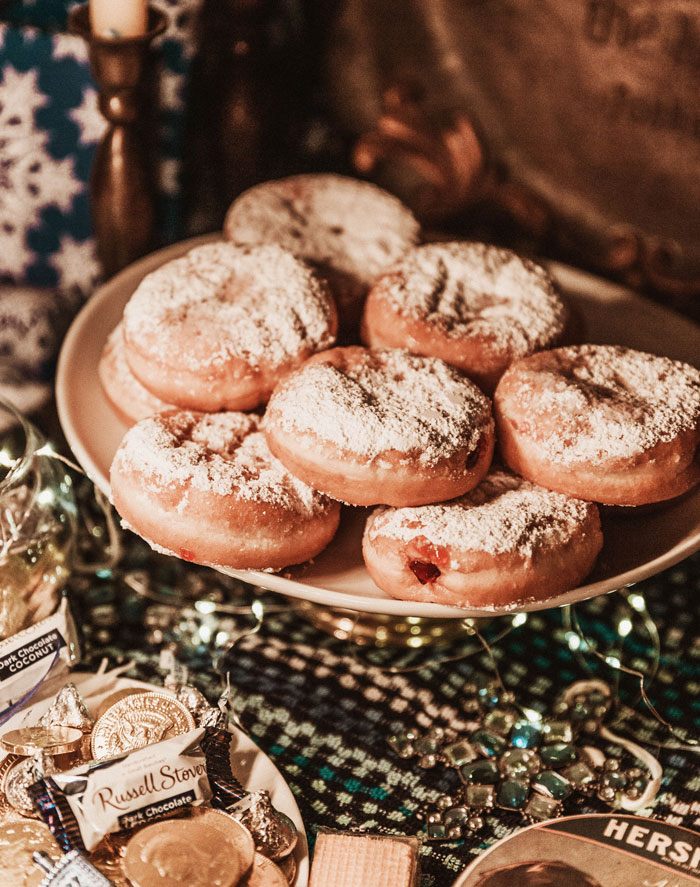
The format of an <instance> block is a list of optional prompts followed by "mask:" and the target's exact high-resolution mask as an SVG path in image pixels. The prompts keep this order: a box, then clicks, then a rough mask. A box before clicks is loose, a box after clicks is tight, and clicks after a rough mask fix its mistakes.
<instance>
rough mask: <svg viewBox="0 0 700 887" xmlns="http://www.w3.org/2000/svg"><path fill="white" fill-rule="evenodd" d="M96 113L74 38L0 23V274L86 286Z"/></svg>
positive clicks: (99, 126)
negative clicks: (90, 187) (90, 177)
mask: <svg viewBox="0 0 700 887" xmlns="http://www.w3.org/2000/svg"><path fill="white" fill-rule="evenodd" d="M103 127H104V121H103V119H102V117H101V115H100V114H99V112H98V110H97V104H96V92H95V88H94V85H93V82H92V78H91V76H90V71H89V66H88V63H87V51H86V47H85V45H84V44H83V42H82V41H81V40H80V39H79V38H77V37H73V36H71V35H68V34H48V33H44V32H42V31H39V30H37V29H35V28H19V27H13V26H10V25H7V24H5V25H0V279H1V280H2V281H3V282H4V283H25V282H26V283H29V284H33V285H37V286H53V287H57V288H59V289H61V290H62V291H74V290H78V291H81V292H84V293H87V292H89V290H90V288H91V286H92V284H93V282H94V280H95V279H96V278H97V275H98V271H99V269H98V265H97V260H96V258H95V250H94V243H93V241H92V237H91V226H90V208H89V202H88V190H87V182H88V178H89V174H90V166H91V163H92V158H93V155H94V151H95V145H96V143H97V141H98V139H99V137H100V135H101V133H102V130H103Z"/></svg>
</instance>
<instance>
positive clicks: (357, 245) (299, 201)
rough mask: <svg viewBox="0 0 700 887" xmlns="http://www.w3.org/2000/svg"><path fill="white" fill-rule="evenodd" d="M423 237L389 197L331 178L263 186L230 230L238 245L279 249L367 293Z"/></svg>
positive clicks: (229, 220) (231, 215) (247, 195)
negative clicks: (354, 283) (345, 277)
mask: <svg viewBox="0 0 700 887" xmlns="http://www.w3.org/2000/svg"><path fill="white" fill-rule="evenodd" d="M419 231H420V226H419V224H418V222H417V221H416V219H415V217H414V216H413V214H412V213H411V211H410V210H409V209H408V208H407V207H406V206H404V205H403V203H401V201H400V200H398V199H397V198H396V197H394V196H393V195H391V194H389V193H388V192H387V191H384V190H382V189H381V188H377V187H376V185H372V184H370V183H369V182H363V181H360V180H358V179H351V178H346V177H345V176H339V175H334V174H325V173H320V174H312V175H298V176H290V177H289V178H286V179H279V180H277V181H271V182H265V183H263V184H262V185H256V186H255V187H254V188H251V189H249V190H248V191H246V192H244V193H243V194H241V196H240V197H237V198H236V200H235V201H234V203H233V204H232V206H231V208H230V209H229V212H228V214H227V216H226V221H225V223H224V234H225V235H226V237H227V238H228V239H229V240H231V241H233V242H234V243H239V244H250V243H278V244H280V245H281V246H283V247H284V248H285V249H288V250H290V251H291V252H294V253H296V254H297V255H300V256H302V257H303V258H305V259H308V260H309V261H311V262H313V263H315V264H318V265H322V266H323V265H326V266H330V267H331V268H333V269H335V270H336V271H340V272H343V273H345V274H349V275H351V276H352V277H354V278H357V279H359V280H360V281H362V282H363V283H364V284H365V285H366V286H367V287H369V285H370V284H371V283H372V281H373V280H374V279H375V277H377V275H378V274H380V273H381V272H382V271H384V270H385V269H386V268H388V267H389V266H390V265H391V264H392V263H393V262H395V261H396V260H397V259H398V258H400V257H401V256H402V255H403V254H404V253H405V252H406V250H407V249H408V248H409V247H411V246H413V245H414V244H415V243H417V242H418V235H419Z"/></svg>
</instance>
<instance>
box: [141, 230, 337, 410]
mask: <svg viewBox="0 0 700 887" xmlns="http://www.w3.org/2000/svg"><path fill="white" fill-rule="evenodd" d="M336 329H337V316H336V310H335V305H334V303H333V299H332V296H331V295H330V293H329V291H328V289H327V286H326V284H325V283H324V282H323V281H322V280H320V278H318V277H317V275H316V274H315V273H314V272H313V271H312V270H311V268H310V267H308V266H307V265H305V264H304V263H303V262H301V261H300V260H298V259H296V258H295V257H294V256H293V255H292V254H291V253H289V252H287V251H286V250H283V249H281V248H280V247H278V246H274V245H269V246H256V247H235V246H233V245H232V244H230V243H224V242H220V243H209V244H206V245H205V246H199V247H196V248H195V249H193V250H190V252H189V253H187V255H185V256H183V257H181V258H179V259H175V260H173V261H172V262H167V263H166V264H165V265H163V266H161V267H160V268H158V269H157V270H156V271H153V272H152V273H151V274H149V275H147V276H146V277H145V278H144V280H143V281H142V282H141V283H140V284H139V286H138V287H137V289H136V291H135V292H134V294H133V296H132V297H131V299H130V300H129V302H128V303H127V306H126V308H125V310H124V344H125V348H126V358H127V361H128V363H129V366H130V367H131V370H132V372H133V374H134V375H135V376H136V378H137V379H139V381H140V382H141V383H142V384H143V385H145V386H146V387H147V388H148V389H149V390H150V391H152V392H153V393H154V394H155V395H156V396H157V397H159V398H161V399H162V400H164V401H167V402H168V403H174V404H176V405H177V406H181V407H189V408H193V409H202V410H221V409H245V410H247V409H253V408H254V407H256V406H258V405H259V404H261V403H264V402H265V401H266V400H267V398H268V397H269V395H270V392H271V391H272V389H273V388H274V386H275V385H276V383H277V382H278V381H279V379H280V378H281V377H282V376H284V374H285V373H288V372H289V371H290V370H292V369H294V368H295V367H297V366H299V365H300V364H301V363H302V362H303V361H304V360H305V359H306V358H307V357H309V356H310V355H312V354H314V353H315V352H316V351H320V350H322V349H324V348H327V347H328V346H329V345H332V344H333V342H334V341H335V334H336Z"/></svg>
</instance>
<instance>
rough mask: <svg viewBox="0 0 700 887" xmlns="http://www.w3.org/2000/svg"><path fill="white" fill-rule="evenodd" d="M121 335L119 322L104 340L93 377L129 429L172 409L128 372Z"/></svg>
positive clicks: (121, 330)
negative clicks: (97, 378) (150, 417)
mask: <svg viewBox="0 0 700 887" xmlns="http://www.w3.org/2000/svg"><path fill="white" fill-rule="evenodd" d="M122 332H123V325H122V323H121V322H120V323H118V324H117V326H116V327H115V328H114V329H113V330H112V332H111V333H110V335H109V338H108V339H107V342H106V344H105V347H104V350H103V351H102V357H101V358H100V362H99V364H98V365H97V375H98V377H99V380H100V384H101V385H102V390H103V391H104V393H105V395H106V397H107V400H108V401H109V402H110V403H111V404H112V406H113V407H114V409H115V411H116V412H117V413H118V415H119V417H120V418H121V419H122V420H123V421H124V422H125V423H126V424H127V425H133V424H134V422H138V421H139V419H144V418H145V417H146V416H150V415H152V414H153V413H159V412H160V411H161V410H171V409H173V405H172V404H168V403H165V402H164V401H162V400H160V398H158V397H156V396H155V394H151V392H150V391H149V390H148V389H147V388H144V386H143V385H142V384H141V383H140V382H139V380H138V379H137V378H136V376H135V375H134V374H133V373H132V372H131V369H130V367H129V364H128V363H127V362H126V355H125V354H124V339H123V336H122Z"/></svg>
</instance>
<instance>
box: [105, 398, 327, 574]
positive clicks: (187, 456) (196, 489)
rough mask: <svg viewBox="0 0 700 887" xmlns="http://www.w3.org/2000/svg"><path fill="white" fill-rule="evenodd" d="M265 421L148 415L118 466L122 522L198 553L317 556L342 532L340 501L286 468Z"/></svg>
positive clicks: (164, 546) (233, 558) (268, 559)
mask: <svg viewBox="0 0 700 887" xmlns="http://www.w3.org/2000/svg"><path fill="white" fill-rule="evenodd" d="M259 423H260V419H259V417H258V416H255V415H247V414H245V413H229V412H226V413H215V414H208V413H197V412H192V411H187V410H174V411H171V412H166V413H158V414H156V415H154V416H150V417H148V418H146V419H142V420H141V421H140V422H138V423H137V424H136V425H134V426H133V427H132V428H130V429H129V431H128V432H127V433H126V435H125V437H124V439H123V440H122V442H121V444H120V446H119V448H118V450H117V452H116V455H115V457H114V461H113V462H112V468H111V471H110V482H111V487H112V501H113V503H114V506H115V508H116V509H117V511H118V512H119V514H120V515H121V517H122V521H123V524H124V525H125V526H127V527H129V528H131V529H134V530H135V531H136V532H137V533H138V534H139V535H140V536H143V538H144V539H146V540H147V541H148V542H149V543H150V544H151V545H152V546H153V548H155V549H156V550H164V551H165V552H166V553H175V554H178V555H179V556H180V557H182V558H184V559H185V560H189V561H195V562H196V563H202V564H213V565H216V566H228V567H235V568H240V569H260V568H268V567H269V568H280V567H285V566H287V565H289V564H297V563H301V562H302V561H305V560H308V559H309V558H312V557H314V556H315V555H316V554H318V553H319V552H320V551H321V550H322V549H323V548H325V546H326V545H327V544H328V543H329V542H330V540H331V539H332V538H333V535H334V533H335V531H336V529H337V527H338V520H339V517H340V507H339V505H338V503H337V502H332V501H331V500H330V499H328V498H326V497H325V496H322V495H321V494H320V493H317V492H316V491H315V490H312V489H311V488H310V487H308V486H307V485H306V484H304V483H302V482H301V481H299V480H297V479H296V478H295V477H293V476H292V475H291V474H289V472H288V471H286V470H285V469H284V467H283V466H282V465H281V464H280V463H279V462H278V461H277V459H275V458H274V457H273V456H272V455H271V453H270V451H269V450H268V448H267V444H266V443H265V438H264V437H263V435H262V434H261V433H260V431H259Z"/></svg>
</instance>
